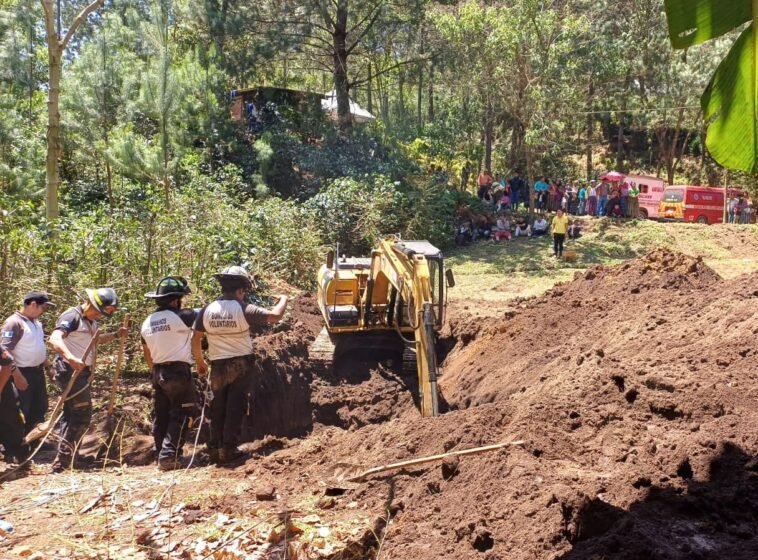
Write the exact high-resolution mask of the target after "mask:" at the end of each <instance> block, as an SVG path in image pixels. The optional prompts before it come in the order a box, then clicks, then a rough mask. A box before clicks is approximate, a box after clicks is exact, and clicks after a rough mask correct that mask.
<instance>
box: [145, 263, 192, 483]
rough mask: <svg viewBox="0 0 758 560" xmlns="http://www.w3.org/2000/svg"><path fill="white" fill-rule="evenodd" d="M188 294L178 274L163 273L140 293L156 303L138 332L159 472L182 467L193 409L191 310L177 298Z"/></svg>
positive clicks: (188, 288)
mask: <svg viewBox="0 0 758 560" xmlns="http://www.w3.org/2000/svg"><path fill="white" fill-rule="evenodd" d="M191 292H192V291H191V290H190V287H189V286H188V285H187V281H186V280H185V279H184V278H181V277H179V276H167V277H166V278H164V279H163V280H161V281H160V282H158V286H157V287H156V288H155V291H154V292H152V293H149V294H145V297H147V298H150V299H152V300H154V301H155V303H156V305H157V307H158V308H157V309H156V310H155V313H153V314H152V315H150V316H149V317H148V318H147V319H145V322H144V323H142V329H141V334H142V350H143V352H144V354H145V361H146V362H147V365H148V367H149V368H150V373H151V376H152V378H153V390H154V393H153V400H154V405H155V417H154V418H153V439H154V440H155V452H156V453H157V455H158V468H159V469H160V470H162V471H168V470H172V469H176V468H179V467H181V466H182V465H181V463H180V462H179V461H180V459H181V457H182V446H183V444H184V439H185V437H186V435H187V431H188V430H189V428H190V426H191V423H192V418H193V416H194V414H195V412H196V409H197V396H196V394H195V385H194V383H193V381H192V371H191V370H190V366H191V364H192V325H193V324H194V322H195V310H194V309H182V298H183V297H184V296H186V295H188V294H190V293H191ZM201 359H202V356H201Z"/></svg>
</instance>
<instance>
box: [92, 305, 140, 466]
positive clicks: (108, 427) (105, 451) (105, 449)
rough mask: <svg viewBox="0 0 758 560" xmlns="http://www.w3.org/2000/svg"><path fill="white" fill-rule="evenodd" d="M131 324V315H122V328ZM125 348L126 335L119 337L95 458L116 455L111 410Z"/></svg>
mask: <svg viewBox="0 0 758 560" xmlns="http://www.w3.org/2000/svg"><path fill="white" fill-rule="evenodd" d="M130 322H131V315H129V313H126V314H125V315H124V321H123V323H122V325H123V327H124V328H126V329H128V328H129V324H130ZM125 346H126V335H124V336H122V337H121V340H120V341H119V346H118V355H117V357H116V370H115V371H114V372H113V382H112V383H111V394H110V397H109V399H108V410H107V414H106V416H105V438H104V439H103V440H102V441H101V443H100V447H99V448H98V450H97V455H96V456H97V458H98V459H101V458H103V457H106V456H107V457H113V456H114V455H115V454H116V453H117V448H116V447H114V444H115V443H116V442H115V438H114V435H115V432H116V423H115V422H114V421H113V420H114V415H113V409H114V407H115V406H116V393H117V392H118V382H119V380H120V378H121V368H122V367H123V364H124V347H125Z"/></svg>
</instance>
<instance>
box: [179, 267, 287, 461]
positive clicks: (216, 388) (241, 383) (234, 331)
mask: <svg viewBox="0 0 758 560" xmlns="http://www.w3.org/2000/svg"><path fill="white" fill-rule="evenodd" d="M215 278H216V280H218V282H219V283H220V284H221V291H222V295H221V297H220V298H218V299H217V300H216V301H214V302H212V303H210V304H208V305H207V306H205V307H204V308H203V309H202V310H201V311H200V313H199V314H198V317H197V319H196V321H195V334H194V336H193V339H192V346H193V353H194V355H195V357H196V358H197V369H198V374H200V375H203V374H204V373H205V372H207V369H208V366H207V365H206V363H205V361H203V359H202V350H201V342H202V338H203V336H206V335H207V337H208V353H209V356H210V362H211V377H210V383H211V389H212V390H213V401H212V402H211V413H210V420H211V434H210V440H209V442H208V452H209V455H210V457H211V461H214V462H218V463H220V464H226V463H229V462H232V461H235V460H237V459H239V458H241V457H242V455H243V454H242V452H241V451H240V450H238V449H237V445H238V443H239V438H240V431H241V428H242V421H243V419H244V417H245V415H246V413H247V411H248V405H249V399H250V390H251V389H250V385H251V380H252V374H253V373H252V368H253V365H254V364H253V360H254V357H253V339H252V336H251V332H250V329H251V327H256V326H260V325H263V324H266V323H276V322H278V321H280V320H281V318H282V317H283V316H284V312H285V310H286V308H287V296H278V300H277V302H276V304H275V305H274V308H273V309H272V310H270V311H268V310H266V309H263V308H261V307H258V306H255V305H252V304H247V303H245V302H244V297H245V292H247V291H249V290H251V289H252V287H253V284H252V281H251V280H250V277H249V276H248V274H247V272H245V270H244V269H243V268H242V267H239V266H230V267H228V268H226V269H224V271H223V272H221V273H220V274H216V275H215Z"/></svg>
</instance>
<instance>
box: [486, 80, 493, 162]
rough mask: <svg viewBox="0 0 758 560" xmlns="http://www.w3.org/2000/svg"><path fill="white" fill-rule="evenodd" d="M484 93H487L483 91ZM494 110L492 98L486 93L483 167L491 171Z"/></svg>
mask: <svg viewBox="0 0 758 560" xmlns="http://www.w3.org/2000/svg"><path fill="white" fill-rule="evenodd" d="M485 95H487V94H486V93H485ZM493 113H494V110H493V108H492V98H491V97H490V96H489V95H487V101H486V108H485V111H484V169H486V170H487V171H489V172H492V136H493V133H494V123H493V121H494V116H493Z"/></svg>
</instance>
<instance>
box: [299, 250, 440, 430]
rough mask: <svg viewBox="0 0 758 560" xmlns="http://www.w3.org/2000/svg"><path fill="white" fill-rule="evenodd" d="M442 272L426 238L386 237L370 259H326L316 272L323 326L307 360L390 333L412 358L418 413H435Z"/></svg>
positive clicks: (323, 356)
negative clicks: (419, 410) (417, 389)
mask: <svg viewBox="0 0 758 560" xmlns="http://www.w3.org/2000/svg"><path fill="white" fill-rule="evenodd" d="M444 272H445V271H444V263H443V258H442V253H441V252H440V251H439V250H438V249H437V248H436V247H434V246H433V245H431V244H430V243H429V242H427V241H400V240H397V239H385V240H382V241H380V242H379V243H378V245H377V247H376V248H375V249H374V250H373V251H372V253H371V257H370V259H360V258H359V259H354V258H353V259H347V258H345V257H343V258H341V259H335V258H334V257H331V258H329V259H328V260H327V264H326V265H324V266H322V267H321V269H320V271H319V294H318V301H319V307H320V308H321V312H322V314H323V316H324V321H325V323H326V326H325V328H324V330H323V331H322V333H321V334H320V335H319V337H318V338H317V339H316V342H315V343H314V344H313V345H312V347H311V348H312V350H311V359H314V358H315V359H317V360H318V359H321V360H322V361H327V360H328V357H327V356H328V355H330V354H331V355H332V356H334V354H335V353H337V352H338V351H339V350H338V348H336V347H335V344H339V343H342V344H343V347H344V346H347V347H349V348H355V347H356V346H359V345H360V343H361V342H365V343H367V345H368V346H371V345H376V344H378V343H377V342H376V341H377V340H378V339H377V338H376V337H372V336H371V334H373V335H380V334H382V333H383V334H385V335H387V334H392V333H394V334H395V335H397V337H399V339H400V340H401V341H402V342H403V343H404V344H405V348H406V352H405V354H406V355H411V356H413V357H414V361H415V365H416V371H417V374H418V383H419V392H420V395H419V400H420V408H421V413H422V415H423V416H436V415H437V414H438V413H439V404H438V390H437V373H438V367H437V356H436V351H435V340H436V333H437V332H438V331H439V329H440V328H441V327H442V324H443V322H444V311H445V297H444V293H445V287H446V286H445V279H446V278H447V280H448V283H450V284H451V285H452V283H453V282H454V281H453V280H452V274H451V273H450V272H449V271H448V274H447V275H445V274H444ZM351 335H353V336H352V337H351ZM348 340H349V342H348Z"/></svg>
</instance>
